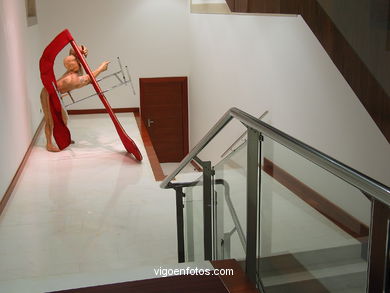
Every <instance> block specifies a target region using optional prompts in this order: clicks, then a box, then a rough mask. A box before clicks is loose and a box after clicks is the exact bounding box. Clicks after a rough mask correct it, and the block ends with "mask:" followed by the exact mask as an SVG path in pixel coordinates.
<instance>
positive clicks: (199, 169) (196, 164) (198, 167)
mask: <svg viewBox="0 0 390 293" xmlns="http://www.w3.org/2000/svg"><path fill="white" fill-rule="evenodd" d="M191 165H192V166H193V167H194V168H195V170H196V171H198V172H203V168H202V167H201V166H199V164H198V163H197V162H195V161H194V160H191Z"/></svg>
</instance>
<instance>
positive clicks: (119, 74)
mask: <svg viewBox="0 0 390 293" xmlns="http://www.w3.org/2000/svg"><path fill="white" fill-rule="evenodd" d="M117 61H118V65H119V69H120V70H118V71H116V72H114V73H111V74H108V75H106V76H104V77H101V78H99V79H96V81H97V82H101V81H102V80H105V79H107V78H110V77H115V78H116V79H117V80H118V83H117V84H115V85H114V86H112V87H110V88H108V89H105V90H102V91H101V93H102V94H104V93H107V92H109V91H111V90H113V89H115V88H117V87H121V86H123V85H128V86H129V88H130V89H131V91H132V93H133V95H135V90H134V85H133V82H132V80H131V76H130V73H129V68H128V67H127V66H125V70H123V66H122V63H121V60H120V58H119V57H117ZM55 88H56V87H55ZM57 95H59V98H60V102H61V103H62V104H63V106H64V108H67V107H69V106H71V105H74V104H77V103H80V102H82V101H84V100H87V99H89V98H92V97H95V96H98V93H94V94H91V95H89V96H86V97H83V98H78V99H75V98H74V96H73V95H72V92H71V91H69V92H67V93H65V94H62V95H61V94H59V93H58V91H57ZM66 97H69V99H70V100H71V103H69V104H64V103H63V100H64V98H66Z"/></svg>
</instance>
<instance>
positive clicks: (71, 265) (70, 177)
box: [0, 113, 177, 293]
mask: <svg viewBox="0 0 390 293" xmlns="http://www.w3.org/2000/svg"><path fill="white" fill-rule="evenodd" d="M118 118H119V120H120V121H121V123H122V125H123V127H124V128H125V130H126V132H127V133H128V134H129V136H130V137H131V138H132V139H133V140H134V141H135V142H136V144H137V145H138V146H139V148H140V150H141V153H142V155H143V157H144V160H143V162H142V163H138V162H137V161H135V160H134V159H133V158H132V156H129V155H128V154H127V153H126V152H125V150H124V148H123V146H122V144H121V141H120V140H119V137H118V135H117V133H116V131H115V128H114V126H113V124H112V122H111V120H110V119H109V117H108V115H105V114H94V115H79V116H71V117H70V130H71V133H72V138H73V139H74V140H75V144H74V145H71V147H69V148H68V149H66V150H64V151H62V152H60V153H49V152H47V151H46V150H45V148H44V136H43V134H42V133H41V135H40V137H39V139H38V141H37V144H36V145H35V146H34V148H33V150H32V153H31V156H30V158H29V159H28V162H27V164H26V167H25V169H24V172H23V174H22V176H21V177H20V179H19V182H18V184H17V186H16V188H15V190H14V192H13V194H12V197H11V199H10V201H9V203H8V205H7V207H6V209H5V211H4V212H3V214H2V215H1V218H0V292H7V293H10V292H18V293H21V292H35V291H34V289H33V288H32V287H29V286H31V284H35V285H36V288H40V289H39V290H42V287H39V286H38V285H37V284H38V283H40V281H42V282H44V280H51V281H50V282H48V283H50V286H48V287H47V289H48V290H59V289H66V288H72V287H73V284H74V286H75V287H76V286H81V285H93V284H102V283H104V279H105V278H109V276H113V275H116V276H122V278H123V279H124V280H131V279H132V278H134V276H132V275H131V274H132V273H130V272H135V273H134V274H135V275H137V273H136V272H137V271H138V272H140V271H142V270H144V271H145V270H149V274H150V273H151V272H152V269H151V268H152V267H153V266H158V265H170V264H171V265H173V264H175V263H176V262H177V253H176V219H175V198H174V193H173V192H172V191H171V190H162V189H160V187H159V183H158V182H156V181H155V180H154V177H153V173H152V170H151V167H150V164H149V161H148V158H147V155H146V152H145V149H144V147H143V144H142V140H141V136H140V134H139V131H138V128H137V124H136V121H135V119H134V116H133V115H132V114H131V113H126V114H119V115H118ZM146 268H149V269H146ZM72 276H75V278H72ZM125 277H126V278H125ZM75 280H76V281H75ZM115 281H118V280H117V279H115ZM72 282H73V283H72ZM20 284H24V285H23V286H24V287H23V286H22V287H23V288H22V287H21V285H20ZM15 288H17V289H15ZM24 290H25V291H24ZM36 290H37V291H36V292H42V291H39V290H38V289H36Z"/></svg>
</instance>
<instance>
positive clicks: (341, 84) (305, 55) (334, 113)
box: [189, 14, 390, 185]
mask: <svg viewBox="0 0 390 293" xmlns="http://www.w3.org/2000/svg"><path fill="white" fill-rule="evenodd" d="M190 48H191V55H190V56H191V64H190V69H191V70H190V79H189V80H190V86H189V88H190V134H191V135H190V140H191V146H194V144H195V143H197V142H198V141H199V140H200V139H201V138H202V137H203V136H204V134H205V133H206V132H207V131H208V130H209V129H210V128H211V126H212V125H214V123H215V122H216V121H217V120H218V119H219V118H220V117H221V116H222V115H223V113H224V112H225V111H227V110H228V109H229V108H231V107H238V108H240V109H242V110H244V111H247V112H249V113H250V114H252V115H254V116H259V115H260V114H261V113H262V112H263V111H265V110H269V111H270V114H269V115H268V116H267V117H266V119H265V121H266V122H269V123H270V124H271V125H273V126H275V127H277V128H279V129H281V130H283V131H284V132H286V133H288V134H290V135H292V136H293V137H296V138H298V139H300V140H302V141H303V142H306V143H308V144H309V145H311V146H313V147H315V148H317V149H319V150H321V151H323V152H325V153H327V154H329V155H331V156H333V157H335V158H336V159H339V160H340V161H342V162H344V163H346V164H347V165H350V166H352V167H353V168H356V169H357V170H359V171H361V172H363V173H366V174H368V175H369V176H372V177H373V178H375V179H377V180H379V181H381V182H383V183H385V184H387V185H390V145H389V144H388V143H387V141H386V139H385V138H384V136H383V135H382V134H381V133H380V131H379V130H378V128H377V127H376V125H375V123H374V122H373V121H372V119H371V118H370V116H369V114H368V113H367V111H366V110H365V109H364V107H363V106H362V105H361V104H360V102H359V100H358V98H357V97H356V96H355V94H354V93H353V91H352V90H351V89H350V87H349V86H348V84H347V83H346V81H345V80H344V79H343V77H342V76H341V74H340V73H339V72H338V70H337V69H336V67H335V66H334V64H333V63H332V61H331V60H330V58H329V57H328V55H327V54H326V52H325V51H324V50H323V48H322V47H321V45H320V44H319V42H318V41H317V39H316V38H315V36H314V35H313V34H312V32H311V31H310V29H309V28H308V26H307V25H306V24H305V22H304V21H303V20H302V18H301V17H295V16H259V15H257V16H255V15H252V16H250V15H205V14H192V15H191V16H190ZM242 131H243V128H242V127H241V126H239V125H238V124H235V125H233V126H232V127H229V130H228V131H225V132H224V133H221V135H220V136H219V139H218V144H219V146H218V147H217V146H215V145H213V146H211V147H209V148H207V149H205V150H204V151H203V153H202V155H201V157H202V158H206V157H211V158H213V160H214V161H217V160H218V157H219V155H220V154H221V153H222V151H223V150H222V149H221V145H226V147H228V146H229V145H230V143H231V142H233V141H234V140H235V138H236V137H238V136H239V134H241V132H242Z"/></svg>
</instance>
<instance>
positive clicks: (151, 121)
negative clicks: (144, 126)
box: [148, 118, 154, 127]
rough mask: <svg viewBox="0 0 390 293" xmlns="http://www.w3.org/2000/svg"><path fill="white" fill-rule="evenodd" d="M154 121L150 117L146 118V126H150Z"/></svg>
mask: <svg viewBox="0 0 390 293" xmlns="http://www.w3.org/2000/svg"><path fill="white" fill-rule="evenodd" d="M153 123H154V121H153V120H152V119H150V118H148V127H150V126H152V124H153Z"/></svg>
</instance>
